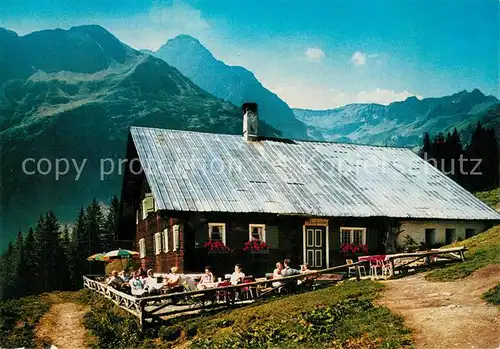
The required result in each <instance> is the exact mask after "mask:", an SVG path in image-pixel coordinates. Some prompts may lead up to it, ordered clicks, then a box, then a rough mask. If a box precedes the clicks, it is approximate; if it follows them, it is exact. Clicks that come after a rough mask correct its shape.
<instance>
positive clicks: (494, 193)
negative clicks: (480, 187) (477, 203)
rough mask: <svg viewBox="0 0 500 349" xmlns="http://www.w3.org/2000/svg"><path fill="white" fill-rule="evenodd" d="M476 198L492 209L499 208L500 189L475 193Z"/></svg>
mask: <svg viewBox="0 0 500 349" xmlns="http://www.w3.org/2000/svg"><path fill="white" fill-rule="evenodd" d="M474 195H476V197H477V198H478V199H479V200H481V201H483V202H485V203H486V204H488V205H489V206H491V207H493V208H497V207H500V188H496V189H493V190H490V191H481V192H478V193H475V194H474Z"/></svg>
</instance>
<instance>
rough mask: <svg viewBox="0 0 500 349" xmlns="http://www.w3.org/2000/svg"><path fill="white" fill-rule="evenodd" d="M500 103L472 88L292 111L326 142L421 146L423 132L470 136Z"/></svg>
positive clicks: (493, 123) (495, 125)
mask: <svg viewBox="0 0 500 349" xmlns="http://www.w3.org/2000/svg"><path fill="white" fill-rule="evenodd" d="M499 103H500V101H499V100H498V99H497V98H496V97H494V96H487V95H484V94H483V93H482V92H481V91H480V90H479V89H473V90H471V91H470V92H469V91H466V90H463V91H460V92H457V93H454V94H452V95H450V96H443V97H429V98H422V99H418V98H416V97H415V96H411V97H408V98H407V99H406V100H404V101H397V102H392V103H390V104H388V105H382V104H376V103H353V104H347V105H345V106H341V107H337V108H332V109H323V110H312V109H300V108H294V109H293V111H294V114H295V116H296V117H297V118H298V119H300V120H301V121H302V122H304V123H305V124H306V125H308V127H309V128H310V130H314V131H315V132H320V133H321V135H322V136H323V138H324V139H326V140H331V141H342V142H348V143H364V144H378V145H394V146H407V147H408V146H409V147H415V146H419V145H420V140H421V137H422V135H423V133H424V132H430V133H438V132H449V131H451V130H452V129H453V128H454V127H458V128H459V131H462V133H464V134H465V136H467V134H468V133H470V132H469V131H470V127H469V126H470V125H471V124H474V126H475V123H476V122H477V121H481V117H482V113H484V112H485V111H487V110H489V109H490V108H492V107H494V106H495V105H497V104H499ZM499 118H500V116H499ZM490 121H491V120H490ZM490 124H491V126H492V127H494V128H496V129H498V128H499V127H500V125H497V124H496V123H495V122H492V123H490ZM498 124H500V120H499V121H498Z"/></svg>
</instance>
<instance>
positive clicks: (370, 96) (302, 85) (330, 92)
mask: <svg viewBox="0 0 500 349" xmlns="http://www.w3.org/2000/svg"><path fill="white" fill-rule="evenodd" d="M265 85H266V87H267V88H269V89H270V90H271V91H273V92H274V93H276V94H277V95H278V96H279V97H280V98H282V99H283V100H284V101H285V102H287V104H288V105H289V106H290V107H292V108H306V109H316V110H320V109H332V108H337V107H341V106H344V105H346V104H351V103H378V104H383V105H387V104H390V103H392V102H396V101H402V100H405V99H407V98H408V97H411V96H415V97H417V98H419V99H422V98H423V97H422V96H420V95H416V94H415V93H411V92H409V91H407V90H404V91H402V92H397V91H394V90H388V89H381V88H376V89H374V90H371V91H361V92H359V93H349V92H341V91H339V90H338V89H334V88H330V87H328V86H325V85H323V84H316V83H313V82H312V81H310V80H304V79H301V78H298V77H297V78H287V79H279V81H266V83H265Z"/></svg>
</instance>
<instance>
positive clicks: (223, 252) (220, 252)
mask: <svg viewBox="0 0 500 349" xmlns="http://www.w3.org/2000/svg"><path fill="white" fill-rule="evenodd" d="M230 253H231V251H229V250H228V251H216V250H214V251H208V254H209V255H214V254H219V255H220V254H223V255H225V254H230Z"/></svg>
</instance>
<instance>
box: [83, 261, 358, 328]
mask: <svg viewBox="0 0 500 349" xmlns="http://www.w3.org/2000/svg"><path fill="white" fill-rule="evenodd" d="M360 264H361V262H357V263H354V264H349V265H347V264H345V265H340V266H336V267H332V268H327V269H322V270H317V271H311V272H310V273H307V274H299V275H293V276H286V277H282V278H279V279H275V280H264V281H255V282H249V283H243V284H238V285H231V286H225V287H216V288H208V289H203V290H196V291H187V292H176V293H167V294H161V295H154V296H141V297H136V296H132V295H129V294H126V293H124V292H121V291H119V290H117V289H115V288H113V287H110V286H107V285H106V284H104V283H102V282H99V281H97V280H95V278H96V276H95V275H94V276H92V275H88V276H84V277H83V285H84V287H85V288H88V289H90V290H92V291H94V292H97V293H99V294H101V295H103V296H104V297H106V298H107V299H109V300H111V301H112V302H113V303H115V304H116V305H117V306H119V307H120V308H122V309H124V310H126V311H128V312H129V313H131V314H132V315H134V316H136V317H137V318H138V319H139V321H140V324H141V326H142V327H143V328H144V327H145V326H146V325H148V324H152V323H155V322H159V321H161V319H162V318H164V317H166V316H172V315H177V314H181V313H185V312H195V311H199V310H201V309H207V308H214V307H220V308H223V307H229V306H233V305H235V304H246V303H252V302H254V301H256V300H258V299H262V298H265V297H268V296H269V295H271V294H273V293H274V291H276V290H278V289H280V288H281V289H283V288H287V287H288V286H292V285H293V286H295V285H297V281H298V280H302V281H303V282H304V283H306V280H307V283H308V284H309V285H311V284H314V283H316V284H317V283H319V282H321V276H322V275H325V274H330V273H332V272H338V271H339V270H342V269H346V268H348V267H351V268H352V267H355V268H356V271H357V273H356V276H357V279H358V280H359V278H360V273H359V267H358V266H359V265H360ZM324 281H326V282H328V281H329V280H328V279H325V280H324ZM330 281H331V282H334V281H335V280H330ZM272 283H279V285H278V286H274V287H270V288H267V289H264V291H263V292H261V290H260V288H259V287H262V286H266V285H269V284H272ZM249 290H252V292H249ZM238 294H239V295H243V294H247V295H248V294H251V297H246V299H243V297H242V298H241V299H239V300H238V299H237V297H236V295H238Z"/></svg>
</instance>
